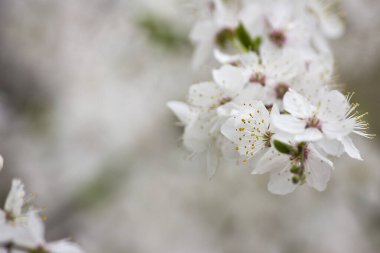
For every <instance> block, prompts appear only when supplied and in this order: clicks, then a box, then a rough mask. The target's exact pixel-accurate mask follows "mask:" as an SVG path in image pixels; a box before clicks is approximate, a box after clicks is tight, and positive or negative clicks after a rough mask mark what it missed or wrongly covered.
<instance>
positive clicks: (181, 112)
mask: <svg viewBox="0 0 380 253" xmlns="http://www.w3.org/2000/svg"><path fill="white" fill-rule="evenodd" d="M166 105H167V106H168V107H169V108H170V110H172V111H173V112H174V114H175V115H176V116H177V118H178V119H179V120H180V121H181V123H183V124H184V125H187V124H189V123H190V121H191V119H192V118H193V117H194V112H193V111H191V109H190V106H189V105H188V104H186V103H183V102H178V101H169V102H167V104H166Z"/></svg>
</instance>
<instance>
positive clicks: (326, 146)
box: [316, 139, 344, 157]
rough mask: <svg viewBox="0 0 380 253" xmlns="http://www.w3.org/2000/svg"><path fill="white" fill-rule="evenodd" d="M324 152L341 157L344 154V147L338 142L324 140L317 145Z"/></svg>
mask: <svg viewBox="0 0 380 253" xmlns="http://www.w3.org/2000/svg"><path fill="white" fill-rule="evenodd" d="M316 145H317V146H318V147H320V148H321V149H322V150H323V151H324V152H326V153H327V154H329V155H333V156H338V157H339V156H341V155H342V154H343V152H344V149H343V145H342V143H341V142H339V141H338V140H328V139H323V140H320V141H318V142H317V143H316Z"/></svg>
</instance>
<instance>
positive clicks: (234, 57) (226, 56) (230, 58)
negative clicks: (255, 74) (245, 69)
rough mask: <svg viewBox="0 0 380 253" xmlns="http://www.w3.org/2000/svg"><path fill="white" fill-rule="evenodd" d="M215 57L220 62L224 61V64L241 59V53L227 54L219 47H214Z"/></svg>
mask: <svg viewBox="0 0 380 253" xmlns="http://www.w3.org/2000/svg"><path fill="white" fill-rule="evenodd" d="M214 57H215V59H216V60H217V61H218V62H219V63H222V64H230V63H234V62H237V61H240V55H229V54H225V53H223V52H222V51H220V50H219V49H214Z"/></svg>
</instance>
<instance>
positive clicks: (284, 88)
mask: <svg viewBox="0 0 380 253" xmlns="http://www.w3.org/2000/svg"><path fill="white" fill-rule="evenodd" d="M288 90H289V86H288V85H287V84H286V83H279V84H277V86H276V88H275V89H274V91H275V92H276V97H277V99H279V100H282V99H283V98H284V96H285V94H286V92H288Z"/></svg>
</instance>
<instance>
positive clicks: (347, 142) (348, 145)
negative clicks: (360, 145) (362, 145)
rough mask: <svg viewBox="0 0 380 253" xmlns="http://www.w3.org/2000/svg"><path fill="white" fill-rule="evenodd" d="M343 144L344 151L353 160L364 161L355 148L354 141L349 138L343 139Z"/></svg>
mask: <svg viewBox="0 0 380 253" xmlns="http://www.w3.org/2000/svg"><path fill="white" fill-rule="evenodd" d="M340 141H341V143H342V144H343V147H344V151H345V152H346V153H347V154H348V155H349V156H350V157H352V158H354V159H357V160H363V158H362V157H361V155H360V152H359V150H358V149H357V148H356V147H355V145H354V143H353V142H352V139H351V138H350V137H348V136H346V137H343V138H341V139H340Z"/></svg>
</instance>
